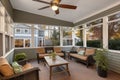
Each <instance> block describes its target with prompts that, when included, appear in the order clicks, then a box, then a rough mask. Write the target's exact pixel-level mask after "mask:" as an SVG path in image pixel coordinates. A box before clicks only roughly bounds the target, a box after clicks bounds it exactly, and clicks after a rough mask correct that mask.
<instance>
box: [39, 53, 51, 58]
mask: <svg viewBox="0 0 120 80" xmlns="http://www.w3.org/2000/svg"><path fill="white" fill-rule="evenodd" d="M49 55H50V54H46V53H45V54H39V58H44V56H49Z"/></svg>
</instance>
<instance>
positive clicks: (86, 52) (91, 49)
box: [85, 48, 95, 56]
mask: <svg viewBox="0 0 120 80" xmlns="http://www.w3.org/2000/svg"><path fill="white" fill-rule="evenodd" d="M94 53H95V49H94V48H86V51H85V55H86V56H89V55H93V54H94Z"/></svg>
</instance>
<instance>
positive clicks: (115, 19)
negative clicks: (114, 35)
mask: <svg viewBox="0 0 120 80" xmlns="http://www.w3.org/2000/svg"><path fill="white" fill-rule="evenodd" d="M117 21H120V18H119V19H115V20H111V21H108V23H112V22H117Z"/></svg>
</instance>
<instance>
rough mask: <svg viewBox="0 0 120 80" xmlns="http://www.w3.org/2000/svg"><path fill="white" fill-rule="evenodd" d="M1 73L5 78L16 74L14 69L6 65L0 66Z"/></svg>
mask: <svg viewBox="0 0 120 80" xmlns="http://www.w3.org/2000/svg"><path fill="white" fill-rule="evenodd" d="M0 73H1V74H2V75H3V76H6V77H7V76H11V75H13V74H14V71H13V68H12V67H11V66H10V65H9V64H4V65H1V66H0Z"/></svg>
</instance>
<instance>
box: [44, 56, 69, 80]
mask: <svg viewBox="0 0 120 80" xmlns="http://www.w3.org/2000/svg"><path fill="white" fill-rule="evenodd" d="M44 58H45V60H46V62H47V65H48V66H49V68H50V76H49V78H50V80H51V78H52V74H53V71H52V68H53V67H57V66H62V65H65V66H66V68H65V70H64V71H66V72H67V73H68V74H69V76H70V72H69V68H68V64H69V62H68V61H66V60H64V59H63V58H61V57H60V56H56V59H55V60H52V58H51V57H50V56H45V57H44Z"/></svg>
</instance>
